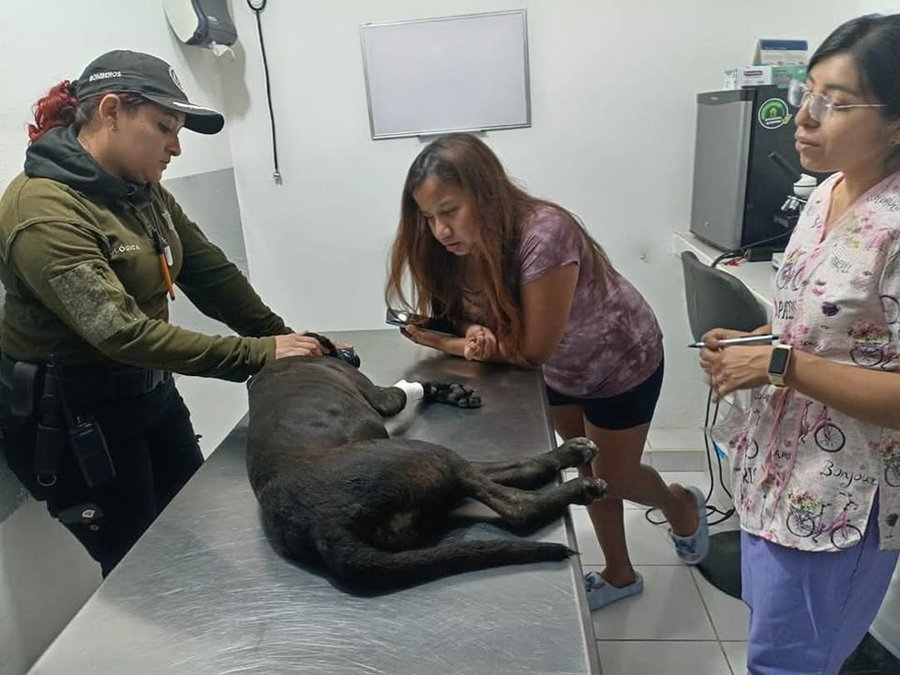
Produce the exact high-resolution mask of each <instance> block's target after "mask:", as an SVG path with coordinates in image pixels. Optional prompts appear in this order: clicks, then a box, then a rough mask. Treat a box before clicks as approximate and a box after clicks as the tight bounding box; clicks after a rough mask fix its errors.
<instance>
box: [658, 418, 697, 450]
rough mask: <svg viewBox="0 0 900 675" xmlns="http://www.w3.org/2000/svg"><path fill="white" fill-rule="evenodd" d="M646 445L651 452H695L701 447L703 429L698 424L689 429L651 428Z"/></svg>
mask: <svg viewBox="0 0 900 675" xmlns="http://www.w3.org/2000/svg"><path fill="white" fill-rule="evenodd" d="M701 422H702V420H701ZM647 443H648V444H649V445H650V448H651V449H653V450H656V449H657V448H677V449H682V450H696V449H697V448H702V447H703V427H702V425H701V424H700V423H698V424H697V425H696V426H690V427H659V428H656V427H651V428H650V433H649V434H648V435H647Z"/></svg>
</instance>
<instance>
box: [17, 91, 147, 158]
mask: <svg viewBox="0 0 900 675" xmlns="http://www.w3.org/2000/svg"><path fill="white" fill-rule="evenodd" d="M106 94H116V95H117V96H118V97H119V102H120V103H121V104H122V106H123V107H124V108H125V110H126V111H133V110H135V109H136V108H138V107H139V106H141V105H143V104H144V103H145V102H146V101H145V99H143V98H141V97H140V96H138V95H137V94H121V93H117V92H104V93H102V94H97V95H96V96H93V97H91V98H88V99H85V100H83V101H79V100H78V99H77V98H75V94H74V92H73V91H72V83H71V82H70V81H69V80H63V81H62V82H60V83H59V84H57V85H56V86H54V87H52V88H51V89H50V91H49V92H47V95H46V96H42V97H41V98H40V99H38V102H37V103H35V104H34V107H33V108H32V111H33V112H34V124H29V125H28V139H29V145H30V144H31V143H34V142H35V141H36V140H38V139H39V138H40V137H41V136H43V135H44V134H46V133H47V132H48V131H50V130H51V129H53V128H54V127H67V126H70V125H72V124H75V125H76V126H79V127H80V126H81V125H82V124H85V123H86V122H88V121H89V120H90V119H91V117H92V116H93V115H94V112H95V111H96V110H97V106H98V105H99V104H100V99H101V98H103V96H105V95H106Z"/></svg>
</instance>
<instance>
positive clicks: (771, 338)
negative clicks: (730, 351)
mask: <svg viewBox="0 0 900 675" xmlns="http://www.w3.org/2000/svg"><path fill="white" fill-rule="evenodd" d="M777 339H778V336H777V335H771V334H766V335H745V336H744V337H737V338H728V339H726V340H719V346H720V347H724V346H726V345H752V344H756V343H757V342H775V340H777ZM705 346H706V343H705V342H692V343H691V344H689V345H688V347H691V348H692V349H703V348H704V347H705Z"/></svg>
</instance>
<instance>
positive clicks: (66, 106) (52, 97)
mask: <svg viewBox="0 0 900 675" xmlns="http://www.w3.org/2000/svg"><path fill="white" fill-rule="evenodd" d="M77 110H78V99H76V98H75V96H74V95H73V94H72V83H71V82H69V80H63V81H62V82H60V83H59V84H57V85H56V86H54V87H53V88H52V89H50V91H49V92H48V93H47V95H46V96H42V97H41V98H40V99H38V102H37V103H35V104H34V107H33V108H32V111H33V112H34V124H29V125H28V139H29V144H30V143H34V142H35V141H36V140H37V139H39V138H40V137H41V136H43V135H44V134H45V133H47V132H48V131H50V129H53V128H54V127H67V126H69V125H70V124H72V123H73V122H74V121H75V112H76V111H77Z"/></svg>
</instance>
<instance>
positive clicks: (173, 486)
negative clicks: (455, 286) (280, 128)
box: [0, 51, 322, 576]
mask: <svg viewBox="0 0 900 675" xmlns="http://www.w3.org/2000/svg"><path fill="white" fill-rule="evenodd" d="M223 124H224V119H223V117H222V115H220V114H219V113H217V112H215V111H214V110H210V109H208V108H203V107H201V106H197V105H194V104H193V103H191V102H190V101H189V100H188V99H187V96H186V95H185V94H184V92H183V90H182V89H181V85H180V84H179V82H178V80H177V78H176V76H175V72H174V70H173V69H172V68H171V67H170V66H169V65H168V64H167V63H165V62H164V61H161V60H160V59H158V58H156V57H153V56H150V55H147V54H141V53H136V52H128V51H114V52H109V53H106V54H104V55H102V56H100V57H98V58H97V59H96V60H94V61H93V62H92V63H91V64H90V65H88V67H87V68H86V69H85V71H84V73H83V74H82V75H81V77H79V78H78V80H77V81H75V82H68V81H64V82H62V83H60V84H58V85H56V86H55V87H53V88H52V89H51V90H50V93H49V94H48V95H47V96H45V97H43V98H42V99H41V100H40V101H38V103H37V104H36V105H35V122H34V124H32V125H29V137H30V140H31V142H30V145H29V147H28V150H27V153H26V159H25V167H24V172H23V173H21V174H20V175H19V176H18V177H16V178H15V179H14V180H13V181H12V183H11V184H10V185H9V186H8V187H7V189H6V191H5V193H4V194H3V197H2V199H0V280H2V282H3V285H4V286H5V288H6V300H5V313H4V317H3V321H2V324H0V351H2V358H0V423H2V430H3V435H4V443H3V444H4V447H5V456H6V460H7V462H8V464H9V466H10V467H11V469H12V470H13V471H14V472H15V474H16V475H17V476H18V477H19V479H20V480H21V481H22V482H23V483H24V484H25V485H26V486H27V487H28V489H29V491H30V492H31V493H32V495H33V496H34V497H35V498H37V499H40V500H44V501H46V502H47V506H48V509H49V511H50V513H51V515H53V516H54V517H57V518H58V519H59V520H60V521H61V522H63V523H64V524H65V525H66V526H67V527H68V528H69V529H70V530H71V531H72V532H73V534H75V536H76V537H77V538H78V539H79V540H80V541H81V542H82V544H84V546H85V547H86V549H87V550H88V552H89V553H90V555H91V556H92V557H93V558H95V559H96V560H97V561H98V562H99V563H100V565H101V568H102V571H103V574H104V576H105V575H106V574H108V573H109V572H110V570H111V569H112V568H113V567H114V566H115V565H116V564H117V563H118V561H119V560H120V559H121V558H122V556H123V555H125V553H126V552H127V551H128V549H129V548H130V547H131V545H132V544H133V543H134V542H135V541H136V540H137V538H138V537H139V536H140V535H141V533H143V532H144V530H145V529H146V528H147V527H148V526H149V525H150V523H151V522H152V521H153V519H154V518H155V517H156V516H157V514H158V513H159V512H160V511H161V510H162V509H163V508H164V507H165V505H166V504H167V503H168V502H169V500H171V498H172V497H173V496H174V495H175V494H176V493H177V492H178V491H179V490H180V489H181V487H182V486H183V485H184V484H185V483H186V482H187V480H188V479H189V478H190V476H191V475H192V474H193V473H194V472H195V471H196V470H197V468H198V467H199V466H200V464H201V463H202V461H203V460H202V455H201V454H200V449H199V446H198V444H197V440H196V436H195V434H194V430H193V428H192V427H191V421H190V415H189V413H188V410H187V408H186V407H185V405H184V402H183V401H182V399H181V397H180V395H179V394H178V391H177V390H176V388H175V384H174V382H173V379H172V377H171V373H173V372H175V373H183V374H186V375H199V376H206V377H218V378H223V379H226V380H235V381H241V380H245V379H246V378H247V377H249V376H250V375H252V374H254V373H255V372H257V371H258V370H259V369H260V368H261V367H262V365H263V364H264V363H265V362H266V361H267V360H270V359H276V358H282V357H285V356H292V355H309V354H321V353H322V351H321V345H320V344H319V343H318V342H317V341H316V340H315V339H314V338H313V337H311V336H307V335H304V334H299V333H294V332H292V331H291V329H290V328H287V327H286V326H285V323H284V321H283V320H282V319H281V318H280V317H279V316H277V315H276V314H275V313H274V312H272V310H270V309H269V308H268V307H267V306H266V305H265V304H263V302H262V301H261V299H260V298H259V296H258V295H257V294H256V293H255V292H254V290H253V289H252V287H251V286H250V284H249V283H248V281H247V279H246V278H245V277H244V276H243V275H242V274H241V272H240V271H239V270H238V269H237V267H235V266H234V265H233V264H232V263H231V262H229V261H228V259H227V258H226V257H225V255H224V254H223V253H222V251H221V250H220V249H219V248H218V247H216V246H215V245H213V244H212V243H210V242H209V241H208V240H207V239H206V237H205V236H204V235H203V233H202V232H201V231H200V229H199V228H198V227H197V225H196V224H195V223H193V222H192V221H191V220H190V219H189V218H188V217H187V216H186V215H185V214H184V212H183V211H182V210H181V208H180V207H179V205H178V203H177V202H176V201H175V200H174V199H173V197H172V195H171V194H169V193H168V192H167V191H166V190H165V189H164V188H163V187H161V186H160V184H159V182H160V179H161V178H162V174H163V171H165V169H166V166H167V165H168V163H169V161H170V160H171V159H172V158H173V157H177V156H178V155H179V154H181V148H180V145H179V140H178V135H179V132H180V131H181V129H182V128H183V127H185V128H187V129H190V130H192V131H196V132H199V133H204V134H214V133H217V132H218V131H219V130H220V129H221V128H222V126H223ZM176 288H177V292H178V293H183V294H184V295H185V296H187V298H189V299H190V300H191V302H193V303H194V304H195V305H196V306H197V307H198V308H199V309H200V310H201V311H202V312H204V313H205V314H206V315H208V316H210V317H213V318H215V319H218V320H220V321H223V322H224V323H226V324H227V325H228V326H230V327H231V328H232V329H233V330H234V331H235V332H236V333H237V334H238V335H237V336H226V337H221V336H208V335H203V334H200V333H196V332H192V331H190V330H186V329H183V328H179V327H177V326H174V325H172V324H170V323H169V322H168V317H169V311H168V303H169V299H170V298H174V297H175V293H176Z"/></svg>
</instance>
